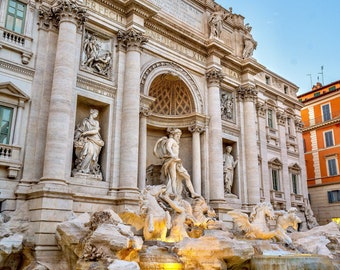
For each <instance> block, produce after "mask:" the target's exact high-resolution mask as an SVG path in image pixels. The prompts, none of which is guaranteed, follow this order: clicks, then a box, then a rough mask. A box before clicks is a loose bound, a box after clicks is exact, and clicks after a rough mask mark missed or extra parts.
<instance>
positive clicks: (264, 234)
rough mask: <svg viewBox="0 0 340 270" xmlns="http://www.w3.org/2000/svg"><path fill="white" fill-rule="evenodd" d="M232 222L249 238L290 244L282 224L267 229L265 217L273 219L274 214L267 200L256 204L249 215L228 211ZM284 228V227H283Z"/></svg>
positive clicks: (290, 241)
mask: <svg viewBox="0 0 340 270" xmlns="http://www.w3.org/2000/svg"><path fill="white" fill-rule="evenodd" d="M228 214H229V215H230V216H231V217H232V218H233V220H234V223H235V224H236V225H237V226H238V227H239V228H240V229H241V230H242V231H244V232H245V237H246V238H249V239H263V240H268V239H277V240H279V241H282V242H284V243H286V244H288V245H291V244H292V240H291V238H290V237H289V236H288V235H287V233H286V231H285V229H284V228H283V227H282V226H277V227H276V229H275V230H269V228H268V226H267V219H272V220H273V219H275V218H276V215H275V212H274V209H273V207H272V205H271V204H270V203H268V202H262V203H259V204H257V205H256V206H255V207H254V208H253V211H252V212H251V214H250V216H249V217H248V215H247V214H245V213H242V212H240V211H237V210H234V211H229V212H228ZM285 228H286V227H285Z"/></svg>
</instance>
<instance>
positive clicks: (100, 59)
mask: <svg viewBox="0 0 340 270" xmlns="http://www.w3.org/2000/svg"><path fill="white" fill-rule="evenodd" d="M101 47H102V45H101V44H100V42H99V41H98V38H97V37H96V36H95V35H93V34H90V33H88V32H87V33H86V34H85V39H84V45H83V52H84V58H85V59H84V61H83V63H82V65H83V67H85V68H86V69H87V70H91V71H93V72H95V73H99V74H101V75H105V76H107V75H108V74H109V70H110V69H111V67H112V63H111V62H112V61H111V59H112V54H111V52H110V51H108V50H102V49H101Z"/></svg>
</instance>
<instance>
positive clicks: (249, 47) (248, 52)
mask: <svg viewBox="0 0 340 270" xmlns="http://www.w3.org/2000/svg"><path fill="white" fill-rule="evenodd" d="M245 27H246V33H245V35H244V36H243V42H244V47H243V54H242V57H243V59H245V58H249V57H251V56H252V55H253V52H254V50H255V49H256V47H257V42H256V41H255V40H254V39H253V36H252V35H251V34H250V31H251V29H252V27H251V26H250V25H249V24H248V23H247V24H246V25H245Z"/></svg>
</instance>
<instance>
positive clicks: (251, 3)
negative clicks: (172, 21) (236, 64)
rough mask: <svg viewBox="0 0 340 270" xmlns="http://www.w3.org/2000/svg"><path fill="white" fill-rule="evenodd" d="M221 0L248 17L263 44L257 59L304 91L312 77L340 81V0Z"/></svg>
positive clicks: (330, 81) (308, 87)
mask: <svg viewBox="0 0 340 270" xmlns="http://www.w3.org/2000/svg"><path fill="white" fill-rule="evenodd" d="M216 2H217V3H218V4H220V5H222V6H223V7H224V8H226V9H229V7H232V8H233V13H236V14H241V15H242V16H244V17H245V23H249V24H250V26H252V35H253V37H254V39H255V40H256V41H257V43H258V45H257V49H256V50H255V51H254V55H253V57H254V58H256V59H257V61H258V62H259V63H261V64H263V65H264V66H266V67H267V68H268V69H269V70H271V71H273V72H275V73H277V74H278V75H280V76H282V77H284V78H285V79H287V80H289V81H291V82H292V83H294V84H296V85H297V86H298V87H299V88H300V90H299V92H298V94H302V93H305V92H308V91H310V90H311V81H312V84H315V83H316V82H317V81H319V82H321V83H322V82H323V83H324V85H326V84H329V83H332V82H334V81H338V80H340V0H284V1H279V0H217V1H216ZM321 66H323V76H322V74H319V73H322V70H321ZM307 74H310V75H307Z"/></svg>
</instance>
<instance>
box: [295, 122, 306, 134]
mask: <svg viewBox="0 0 340 270" xmlns="http://www.w3.org/2000/svg"><path fill="white" fill-rule="evenodd" d="M294 123H295V127H296V131H298V132H302V129H303V127H304V124H303V122H302V121H301V119H295V121H294Z"/></svg>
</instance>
